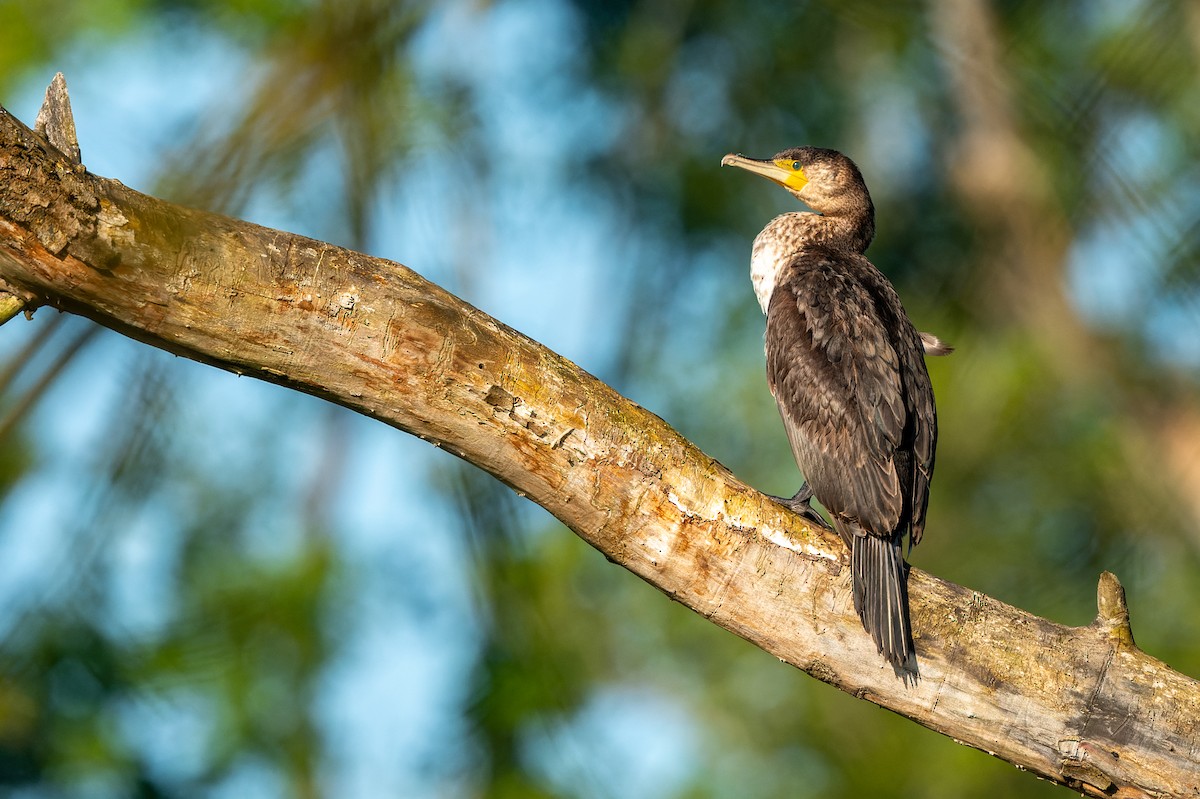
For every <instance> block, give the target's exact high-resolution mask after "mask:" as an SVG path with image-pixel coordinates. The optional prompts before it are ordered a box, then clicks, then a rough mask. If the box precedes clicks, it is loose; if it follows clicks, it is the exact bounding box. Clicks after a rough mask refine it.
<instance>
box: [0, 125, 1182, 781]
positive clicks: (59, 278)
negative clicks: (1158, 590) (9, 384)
mask: <svg viewBox="0 0 1200 799" xmlns="http://www.w3.org/2000/svg"><path fill="white" fill-rule="evenodd" d="M0 279H2V280H3V281H4V282H3V284H2V285H0V290H3V291H5V292H6V293H8V294H9V295H11V296H13V297H16V298H17V299H19V300H21V301H24V302H25V303H27V304H28V305H29V306H30V307H33V306H37V305H49V306H53V307H56V308H59V309H62V310H65V311H70V312H72V313H77V314H81V315H83V316H87V317H89V318H91V319H94V320H96V321H97V322H99V323H100V324H103V325H105V326H107V327H110V328H112V329H114V330H118V331H120V332H122V333H124V334H126V335H129V336H132V337H133V338H136V339H138V340H140V341H144V342H146V343H148V344H151V345H153V346H156V347H161V348H163V349H166V350H169V351H170V352H173V353H176V354H178V355H182V356H185V357H188V358H193V359H195V360H198V361H203V362H205V363H208V364H212V365H213V366H217V367H219V368H222V369H227V370H229V371H232V372H236V373H238V374H247V375H253V376H256V377H259V378H262V379H264V380H268V381H270V382H274V383H278V384H280V385H284V386H287V387H290V388H293V389H296V390H299V391H305V392H308V393H310V394H314V395H317V396H320V397H324V398H326V399H328V400H330V401H332V402H336V403H338V404H340V405H343V406H345V407H348V408H351V409H353V410H356V411H358V412H360V413H363V414H366V415H368V416H371V417H374V418H376V419H378V420H380V421H382V422H384V423H386V424H388V425H391V426H393V427H396V428H398V429H401V430H405V431H407V432H409V433H412V434H414V435H417V436H420V437H421V438H423V439H425V440H427V441H429V442H431V443H432V444H434V445H435V446H440V447H444V448H446V449H448V450H449V451H451V452H453V453H454V454H456V455H458V456H460V457H462V458H464V459H466V460H468V461H470V462H471V463H474V464H476V465H478V466H480V467H482V468H483V469H486V470H487V471H488V472H490V473H491V474H493V475H495V476H496V477H497V478H499V479H500V480H502V481H504V482H505V483H507V484H508V485H510V486H511V487H512V488H513V489H514V490H516V491H518V492H520V493H522V494H524V495H526V496H528V497H529V498H530V499H532V500H534V501H535V502H537V503H539V504H541V505H542V506H544V507H545V508H547V509H548V510H549V511H550V512H551V513H553V514H554V515H555V516H557V517H558V518H559V519H561V520H562V521H563V523H565V524H566V525H567V526H568V527H570V528H571V529H572V530H574V531H575V532H576V533H577V534H578V535H580V536H581V537H583V538H584V539H585V540H587V541H588V542H589V543H590V544H592V545H593V546H594V547H596V548H597V549H599V550H600V551H601V552H603V553H604V554H605V555H606V556H607V557H608V558H609V559H611V560H612V561H614V562H616V563H619V564H620V565H622V566H624V567H625V568H627V569H629V570H630V571H632V572H634V573H636V574H637V575H639V576H640V577H642V578H643V579H645V580H647V581H648V582H650V583H651V584H653V585H655V586H657V587H658V588H659V589H661V590H662V591H663V592H664V593H666V594H667V595H668V596H670V597H672V598H673V599H675V600H677V601H679V602H681V603H683V604H685V605H687V606H688V607H690V608H692V609H693V610H695V611H696V612H697V613H702V614H704V615H705V616H706V617H708V618H709V619H711V620H712V621H713V622H715V623H716V624H719V625H721V626H722V627H725V628H726V629H729V630H731V631H733V632H735V633H737V634H738V635H740V636H742V637H744V638H746V639H748V640H750V641H752V642H753V643H754V644H756V645H757V646H760V647H761V648H763V649H764V650H766V651H768V652H770V653H772V654H774V655H776V656H778V657H779V658H781V659H783V660H785V661H787V662H788V663H791V664H793V665H795V666H796V667H798V668H801V669H803V670H804V671H806V672H808V673H809V674H811V675H813V676H814V677H816V678H818V679H820V680H823V681H825V682H827V683H830V684H832V685H835V686H837V687H838V688H840V689H842V690H844V691H847V692H849V693H851V694H854V695H855V696H858V697H860V698H863V699H866V700H868V701H871V702H874V703H876V704H879V705H881V706H883V707H887V708H889V709H891V710H894V711H895V712H897V713H900V714H902V715H905V716H907V717H909V718H911V719H913V720H914V721H916V722H918V723H920V724H923V725H925V726H927V727H930V728H932V729H934V730H937V731H939V732H942V733H944V734H946V735H949V736H951V737H953V738H954V739H956V740H958V741H961V742H963V743H965V744H968V745H970V746H974V747H977V748H979V749H982V750H984V751H987V752H990V753H992V754H994V755H996V756H997V757H1000V758H1003V759H1004V760H1007V761H1009V762H1011V763H1013V764H1015V765H1016V766H1018V767H1019V768H1023V769H1027V770H1029V771H1032V772H1034V773H1036V774H1038V775H1040V776H1042V777H1045V778H1047V779H1050V780H1054V781H1056V782H1059V783H1062V784H1064V785H1068V786H1070V787H1072V788H1074V789H1076V790H1078V791H1081V792H1083V793H1086V794H1091V795H1095V796H1117V797H1150V796H1168V795H1169V796H1187V797H1200V683H1198V682H1197V681H1196V680H1193V679H1192V678H1190V677H1187V676H1184V675H1182V674H1179V673H1177V672H1175V671H1173V670H1171V669H1170V668H1169V667H1167V666H1166V665H1165V664H1163V663H1161V662H1160V661H1158V660H1156V659H1154V658H1152V657H1150V656H1148V655H1146V654H1145V653H1143V652H1141V651H1140V650H1139V649H1138V648H1137V647H1136V646H1135V645H1134V641H1133V635H1132V633H1131V631H1130V628H1129V621H1128V612H1127V610H1126V607H1125V602H1124V596H1123V592H1122V590H1121V588H1120V585H1119V584H1118V583H1117V581H1116V578H1114V577H1112V576H1111V575H1108V574H1106V575H1104V576H1103V577H1102V579H1101V581H1100V588H1099V610H1100V612H1099V614H1098V616H1097V619H1096V621H1095V622H1094V623H1093V624H1091V625H1089V626H1086V627H1078V628H1071V627H1064V626H1062V625H1058V624H1055V623H1053V622H1050V621H1047V620H1045V619H1041V618H1038V617H1036V616H1033V615H1031V614H1029V613H1026V612H1025V611H1022V610H1020V609H1018V608H1014V607H1011V606H1009V605H1006V604H1004V603H1002V602H999V601H997V600H994V599H991V598H989V597H987V596H984V595H982V594H979V593H976V592H973V591H971V590H970V589H967V588H963V587H961V586H958V585H954V584H952V583H948V582H945V581H943V580H939V579H937V578H936V577H933V576H931V575H928V574H925V573H923V572H920V571H918V570H916V569H914V570H913V571H912V573H911V578H910V597H911V603H912V621H913V627H914V631H915V634H916V646H917V652H918V663H919V668H920V677H919V678H918V679H917V680H915V681H911V682H905V681H903V680H901V679H899V678H898V677H897V675H896V674H895V673H894V672H893V670H892V668H891V667H889V666H886V665H885V663H884V662H883V660H882V658H880V657H879V656H878V654H877V653H876V652H875V646H874V644H873V643H872V641H871V639H870V637H869V636H868V635H866V634H865V633H864V632H863V630H862V627H861V625H860V624H859V621H858V618H857V616H856V615H855V613H854V608H853V603H852V600H851V590H850V575H849V569H848V568H846V554H845V551H844V549H843V547H842V545H841V543H840V542H839V541H838V540H837V539H836V538H835V537H834V536H833V535H832V534H826V533H824V532H823V531H819V530H815V529H813V528H811V527H809V526H806V525H805V524H804V522H802V521H801V520H800V519H799V517H797V516H794V515H792V514H791V513H790V512H788V511H787V510H785V509H784V508H783V507H781V506H779V505H777V504H775V503H773V502H772V501H770V500H769V499H767V498H766V497H765V496H763V495H761V494H759V493H758V492H756V491H754V490H753V489H751V488H749V487H748V486H746V485H744V484H743V483H741V482H740V481H738V480H737V479H736V478H735V477H734V476H733V475H732V474H730V473H729V471H728V470H726V469H725V468H724V467H722V466H721V465H720V464H719V463H717V462H716V461H714V460H712V459H711V458H709V457H707V456H706V455H704V453H702V452H700V451H699V450H698V449H697V448H696V447H695V446H693V445H692V444H690V443H689V442H688V441H686V440H685V439H683V438H682V437H681V436H679V434H677V433H676V432H675V431H674V430H672V429H671V428H670V427H669V426H668V425H667V424H666V423H665V422H663V420H661V419H659V418H658V417H657V416H655V415H654V414H652V413H649V412H648V411H646V410H644V409H642V408H640V407H638V406H637V405H636V404H635V403H633V402H631V401H630V400H628V399H626V398H624V397H622V396H620V395H619V394H617V393H616V392H615V391H613V390H612V389H611V388H609V387H608V386H606V385H604V384H603V383H601V382H599V381H598V380H596V379H595V378H593V377H592V376H591V375H589V374H587V373H586V372H585V371H583V370H582V369H580V368H579V367H577V366H576V365H575V364H573V363H571V362H570V361H568V360H566V359H565V358H562V357H560V356H558V355H556V354H555V353H553V352H550V351H549V350H547V349H546V348H544V347H542V346H541V345H539V344H537V343H536V342H534V341H531V340H530V339H528V338H526V337H525V336H522V335H521V334H520V333H518V332H516V331H514V330H512V329H511V328H508V327H506V326H505V325H503V324H501V323H500V322H497V321H496V320H495V319H492V318H491V317H489V316H488V315H487V314H484V313H482V312H480V311H479V310H477V309H475V308H473V307H471V306H470V305H468V304H466V303H464V302H462V301H461V300H459V299H457V298H455V297H454V296H452V295H450V294H448V293H447V292H445V291H443V290H442V289H440V288H438V287H436V286H434V285H431V284H430V283H428V282H426V281H425V280H423V279H421V278H420V277H419V276H418V275H416V274H415V273H413V272H411V271H410V270H408V269H406V268H405V267H403V266H400V265H399V264H396V263H392V262H389V261H384V260H382V259H378V258H372V257H369V256H366V255H362V254H360V253H356V252H352V251H349V250H345V249H341V248H338V247H334V246H331V245H328V244H324V243H321V242H319V241H314V240H312V239H307V238H304V237H301V236H294V235H290V234H287V233H283V232H280V231H276V230H269V229H266V228H263V227H259V226H256V225H252V224H248V223H245V222H240V221H237V220H234V219H229V218H226V217H222V216H217V215H214V214H208V213H203V212H200V211H195V210H191V209H187V208H182V207H179V206H175V205H172V204H169V203H166V202H163V201H160V200H156V199H154V198H152V197H148V196H146V195H143V194H140V193H138V192H135V191H132V190H131V189H129V188H127V187H125V186H123V185H121V184H120V183H118V182H116V181H113V180H108V179H104V178H100V177H97V176H94V175H92V174H90V173H88V172H87V171H86V170H85V169H84V168H83V167H82V166H80V165H78V164H75V163H73V162H72V161H71V159H70V158H69V157H67V156H64V155H63V154H62V153H61V152H59V151H58V150H56V149H54V148H51V147H50V146H48V144H47V142H46V141H44V140H43V139H42V138H41V137H40V136H38V135H37V134H35V133H33V132H32V131H30V130H29V129H27V128H26V127H25V126H23V125H22V124H21V123H20V122H18V121H17V120H15V119H14V118H12V117H11V116H10V115H9V114H7V112H4V111H3V109H0Z"/></svg>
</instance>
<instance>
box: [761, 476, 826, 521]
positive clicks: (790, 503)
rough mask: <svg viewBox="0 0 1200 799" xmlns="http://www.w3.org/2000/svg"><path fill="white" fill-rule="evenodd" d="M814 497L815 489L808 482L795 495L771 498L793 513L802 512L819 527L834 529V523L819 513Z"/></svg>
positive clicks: (801, 513)
mask: <svg viewBox="0 0 1200 799" xmlns="http://www.w3.org/2000/svg"><path fill="white" fill-rule="evenodd" d="M812 498H813V491H812V489H811V488H809V487H808V483H805V484H804V485H802V486H800V490H799V491H797V492H796V495H795V496H794V497H791V498H788V497H775V496H772V497H771V499H773V500H775V501H776V502H778V503H779V504H780V505H783V506H784V507H785V508H787V509H788V510H790V511H791V512H792V513H798V514H800V515H801V516H803V517H804V518H805V519H807V520H808V521H810V522H812V523H813V524H815V525H817V526H818V527H823V528H825V529H826V530H832V529H833V525H831V524H830V523H829V522H827V521H825V517H824V516H822V515H821V514H820V513H817V511H816V509H814V508H813V506H812Z"/></svg>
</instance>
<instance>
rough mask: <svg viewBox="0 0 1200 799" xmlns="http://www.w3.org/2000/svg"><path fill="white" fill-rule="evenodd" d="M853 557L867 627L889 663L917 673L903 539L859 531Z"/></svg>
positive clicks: (856, 595) (860, 611) (857, 603)
mask: <svg viewBox="0 0 1200 799" xmlns="http://www.w3.org/2000/svg"><path fill="white" fill-rule="evenodd" d="M851 559H852V566H853V576H854V609H855V610H856V611H858V617H859V618H860V619H862V623H863V627H865V628H866V629H867V632H869V633H870V634H871V637H872V638H874V639H875V646H877V647H879V652H880V654H882V655H883V656H884V657H885V658H887V660H888V662H889V663H891V664H892V665H893V666H896V667H897V668H900V669H904V670H906V671H909V672H912V673H916V670H917V665H916V664H917V660H916V658H917V653H916V649H915V647H914V646H913V640H912V625H911V624H910V622H909V618H908V575H907V574H906V573H905V569H904V557H903V556H902V555H901V554H900V544H899V541H898V540H897V541H896V542H892V541H889V540H888V539H886V538H879V537H877V536H873V535H856V536H854V543H853V553H852V555H851Z"/></svg>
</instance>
